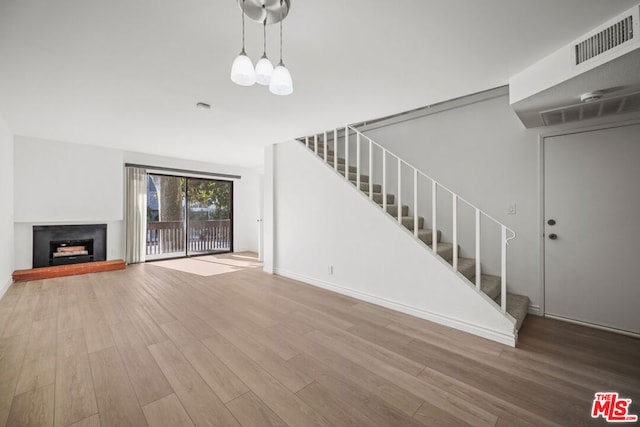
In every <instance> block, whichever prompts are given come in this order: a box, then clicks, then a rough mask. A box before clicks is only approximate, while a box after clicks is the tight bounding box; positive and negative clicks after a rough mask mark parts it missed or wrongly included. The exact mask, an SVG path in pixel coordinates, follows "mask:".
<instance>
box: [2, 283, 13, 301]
mask: <svg viewBox="0 0 640 427" xmlns="http://www.w3.org/2000/svg"><path fill="white" fill-rule="evenodd" d="M12 283H13V280H12V279H11V278H9V281H8V282H5V285H3V286H2V288H0V298H2V297H3V296H4V294H5V293H7V291H8V290H9V286H11V284H12Z"/></svg>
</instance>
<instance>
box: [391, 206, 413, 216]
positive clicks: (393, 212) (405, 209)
mask: <svg viewBox="0 0 640 427" xmlns="http://www.w3.org/2000/svg"><path fill="white" fill-rule="evenodd" d="M387 213H388V214H389V215H391V216H395V217H397V216H398V207H397V206H387ZM408 215H409V206H407V205H403V206H402V216H408Z"/></svg>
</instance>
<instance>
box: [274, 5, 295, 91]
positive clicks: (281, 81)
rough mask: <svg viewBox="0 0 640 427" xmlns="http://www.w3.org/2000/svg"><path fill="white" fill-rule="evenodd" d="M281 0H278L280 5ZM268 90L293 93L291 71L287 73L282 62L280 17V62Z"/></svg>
mask: <svg viewBox="0 0 640 427" xmlns="http://www.w3.org/2000/svg"><path fill="white" fill-rule="evenodd" d="M282 1H283V0H280V6H281V7H282ZM280 12H281V13H282V9H280ZM269 92H271V93H273V94H275V95H290V94H292V93H293V80H292V79H291V73H289V70H287V67H285V66H284V62H282V18H281V19H280V62H279V63H278V66H277V67H276V68H275V69H274V70H273V74H272V75H271V82H270V83H269Z"/></svg>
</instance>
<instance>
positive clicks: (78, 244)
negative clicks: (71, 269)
mask: <svg viewBox="0 0 640 427" xmlns="http://www.w3.org/2000/svg"><path fill="white" fill-rule="evenodd" d="M106 255H107V225H106V224H82V225H35V226H33V268H39V267H52V266H58V265H68V264H80V263H85V262H96V261H106V258H107V257H106Z"/></svg>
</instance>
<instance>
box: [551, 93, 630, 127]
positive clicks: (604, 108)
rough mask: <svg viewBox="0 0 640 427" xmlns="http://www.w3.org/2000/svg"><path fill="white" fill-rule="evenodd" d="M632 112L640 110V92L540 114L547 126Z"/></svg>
mask: <svg viewBox="0 0 640 427" xmlns="http://www.w3.org/2000/svg"><path fill="white" fill-rule="evenodd" d="M632 112H640V92H635V93H632V94H629V95H622V96H616V97H613V98H608V99H601V100H599V101H595V102H588V103H581V104H574V105H569V106H567V107H561V108H555V109H552V110H546V111H541V112H540V115H541V116H542V121H543V122H544V125H545V126H553V125H559V124H563V123H571V122H577V121H580V120H589V119H596V118H602V117H606V116H610V115H614V114H625V113H632Z"/></svg>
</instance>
